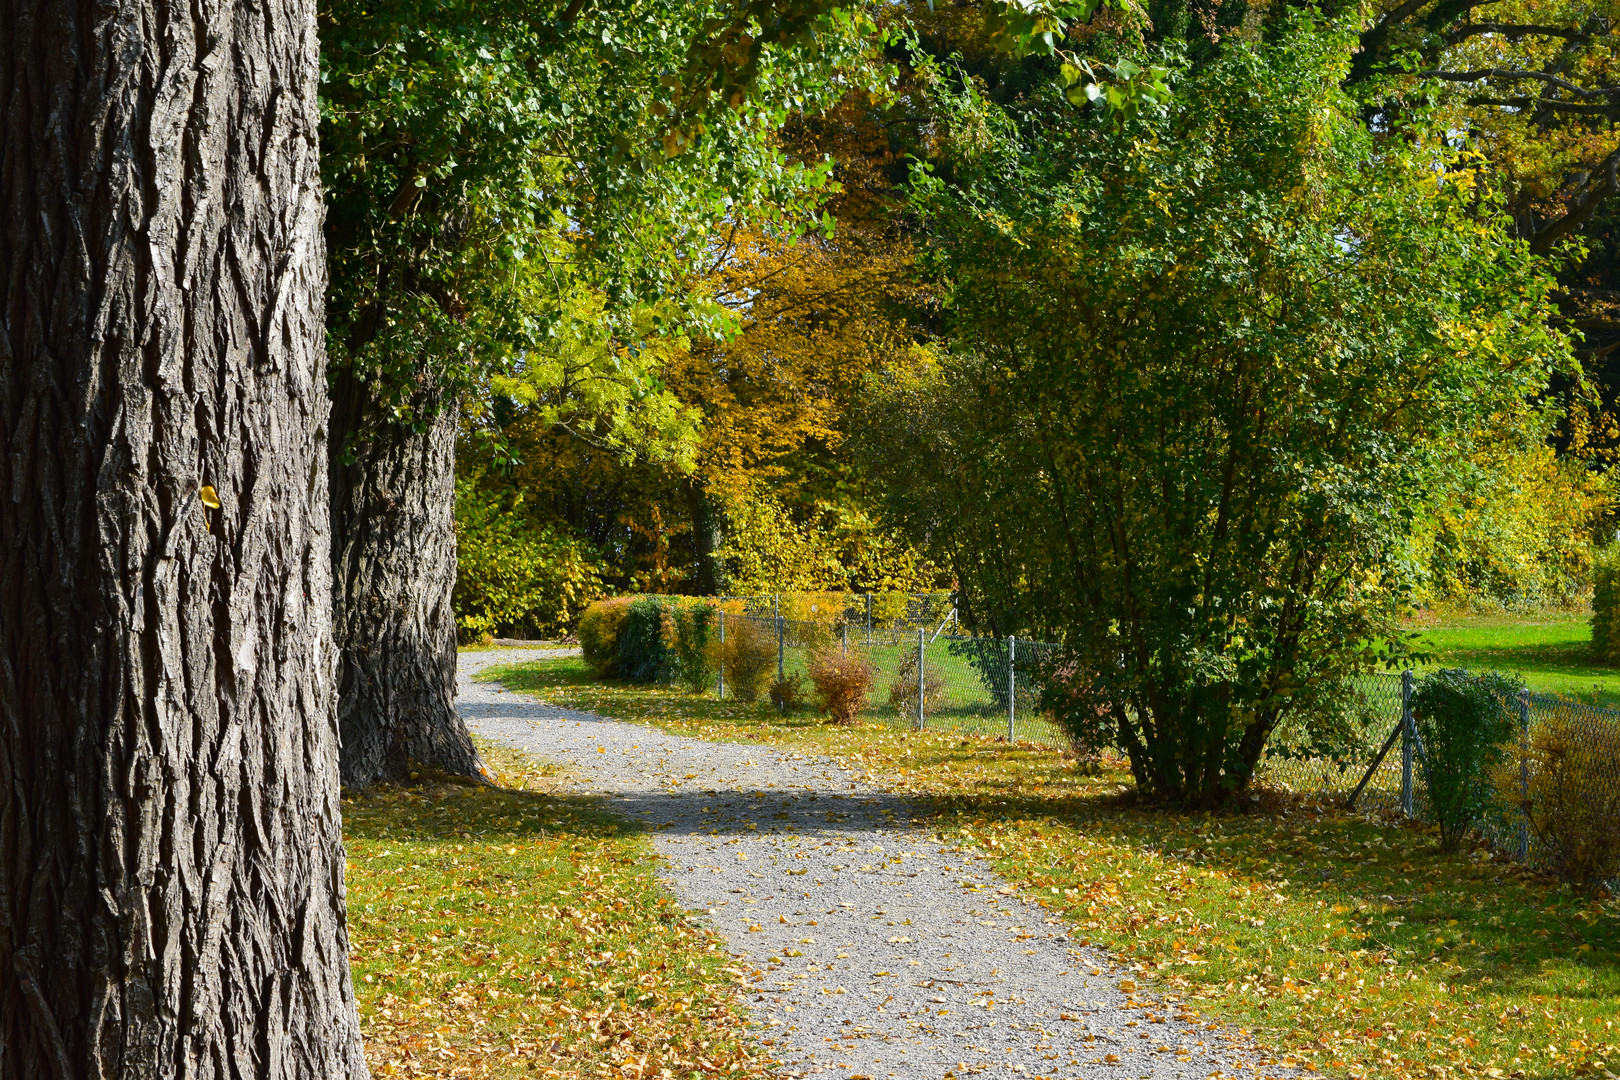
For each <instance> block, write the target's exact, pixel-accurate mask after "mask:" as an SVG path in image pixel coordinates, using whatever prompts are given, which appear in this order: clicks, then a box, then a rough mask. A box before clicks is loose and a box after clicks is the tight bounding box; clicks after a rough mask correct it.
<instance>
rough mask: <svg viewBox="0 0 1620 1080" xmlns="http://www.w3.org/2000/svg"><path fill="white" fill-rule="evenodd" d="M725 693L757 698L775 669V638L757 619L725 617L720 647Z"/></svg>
mask: <svg viewBox="0 0 1620 1080" xmlns="http://www.w3.org/2000/svg"><path fill="white" fill-rule="evenodd" d="M720 663H721V667H722V668H723V670H724V671H725V675H726V693H728V694H730V695H731V696H733V697H735V698H736V699H737V700H738V701H758V700H759V698H760V694H761V693H762V692H763V691H764V690H765V687H766V685H767V683H768V680H769V679H770V676H771V673H772V672H774V671H775V670H776V639H775V636H774V635H773V634H768V633H766V631H765V627H764V625H763V624H762V623H760V622H759V620H757V619H746V618H745V619H735V620H729V619H728V620H727V621H726V643H725V645H724V646H722V647H721V650H720Z"/></svg>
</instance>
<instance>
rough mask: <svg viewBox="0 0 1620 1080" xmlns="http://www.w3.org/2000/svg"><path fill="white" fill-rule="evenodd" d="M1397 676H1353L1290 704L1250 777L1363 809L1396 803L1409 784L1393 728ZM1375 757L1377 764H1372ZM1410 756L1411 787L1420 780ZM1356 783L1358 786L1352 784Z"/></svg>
mask: <svg viewBox="0 0 1620 1080" xmlns="http://www.w3.org/2000/svg"><path fill="white" fill-rule="evenodd" d="M1402 694H1403V691H1402V677H1401V676H1400V675H1398V674H1386V673H1373V674H1365V675H1358V676H1353V677H1351V678H1349V679H1346V680H1344V682H1343V683H1341V684H1339V685H1338V686H1335V687H1332V688H1329V689H1328V690H1325V691H1323V692H1321V693H1320V694H1319V695H1318V696H1317V697H1316V698H1315V699H1314V700H1312V701H1311V702H1309V703H1308V704H1304V705H1302V706H1300V707H1299V708H1297V709H1296V710H1294V711H1293V712H1292V713H1291V714H1290V715H1289V716H1288V717H1287V718H1286V719H1285V720H1284V722H1283V724H1282V725H1281V726H1280V727H1279V729H1278V731H1277V732H1276V733H1275V735H1274V736H1273V738H1272V740H1271V742H1270V745H1269V747H1268V749H1267V753H1266V756H1265V757H1264V758H1263V759H1262V761H1261V763H1260V766H1259V769H1258V770H1257V772H1256V775H1255V779H1256V781H1257V782H1258V783H1260V784H1262V785H1264V786H1266V787H1268V788H1272V789H1274V790H1281V791H1290V792H1297V793H1299V794H1303V795H1315V796H1319V797H1322V798H1332V799H1337V800H1341V801H1342V800H1348V799H1349V797H1350V796H1351V794H1352V793H1355V794H1356V807H1357V809H1360V810H1363V811H1367V812H1370V813H1377V812H1380V811H1390V810H1399V809H1400V808H1401V806H1402V792H1403V791H1405V790H1408V787H1407V786H1406V785H1405V783H1404V779H1403V778H1404V777H1406V776H1407V772H1406V770H1405V769H1404V768H1403V763H1404V761H1405V758H1404V757H1403V753H1404V751H1403V747H1404V746H1405V745H1406V744H1405V741H1404V740H1403V739H1402V738H1401V736H1400V727H1401V723H1402V721H1401V717H1402V709H1403V697H1402ZM1374 762H1377V767H1376V768H1373V765H1374ZM1418 771H1419V770H1417V769H1416V763H1415V762H1414V763H1413V768H1412V770H1411V775H1412V778H1413V779H1412V784H1413V785H1416V786H1414V787H1412V788H1411V790H1413V791H1414V792H1416V791H1417V789H1418V787H1420V786H1421V780H1420V779H1419V778H1418V777H1417V772H1418ZM1358 787H1359V790H1358Z"/></svg>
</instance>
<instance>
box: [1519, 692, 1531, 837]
mask: <svg viewBox="0 0 1620 1080" xmlns="http://www.w3.org/2000/svg"><path fill="white" fill-rule="evenodd" d="M1518 840H1519V844H1518V847H1519V861H1520V862H1526V861H1528V860H1529V858H1530V691H1529V689H1528V688H1526V689H1524V690H1520V691H1519V836H1518Z"/></svg>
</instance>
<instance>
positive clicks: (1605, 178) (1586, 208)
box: [1530, 149, 1620, 255]
mask: <svg viewBox="0 0 1620 1080" xmlns="http://www.w3.org/2000/svg"><path fill="white" fill-rule="evenodd" d="M1597 176H1601V179H1599V180H1598V181H1597V182H1596V183H1594V182H1593V179H1594V177H1597ZM1582 187H1583V188H1584V189H1585V190H1584V192H1583V193H1582V194H1581V196H1580V197H1579V198H1578V199H1576V200H1575V202H1574V205H1572V206H1571V207H1570V208H1569V210H1567V211H1565V213H1564V216H1563V217H1561V218H1559V219H1558V220H1557V221H1554V222H1553V223H1551V224H1550V225H1547V226H1545V227H1544V228H1542V229H1539V230H1538V231H1537V232H1536V234H1535V235H1534V236H1532V237H1531V238H1530V250H1531V251H1532V252H1533V253H1535V254H1537V255H1540V254H1543V253H1544V252H1546V251H1547V250H1549V249H1550V248H1551V247H1552V246H1553V245H1554V244H1556V243H1557V242H1558V241H1559V240H1561V239H1563V238H1564V237H1565V236H1567V235H1569V233H1571V232H1572V231H1574V230H1575V229H1578V228H1580V227H1581V226H1582V225H1584V224H1585V223H1586V220H1587V219H1588V218H1590V217H1591V216H1592V214H1593V212H1594V211H1596V210H1597V208H1598V205H1599V204H1600V203H1602V202H1603V200H1604V199H1606V198H1608V197H1609V196H1610V195H1613V194H1614V193H1615V191H1616V190H1617V189H1620V149H1616V150H1613V151H1610V153H1609V156H1608V157H1606V158H1604V159H1603V164H1601V165H1599V166H1598V167H1597V168H1596V169H1594V170H1593V171H1592V174H1591V175H1589V176H1588V177H1587V179H1586V182H1585V183H1584V184H1583V185H1582Z"/></svg>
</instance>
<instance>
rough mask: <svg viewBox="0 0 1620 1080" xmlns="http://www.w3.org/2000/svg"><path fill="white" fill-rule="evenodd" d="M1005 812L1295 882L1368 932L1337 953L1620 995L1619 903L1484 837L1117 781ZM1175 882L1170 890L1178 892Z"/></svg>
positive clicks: (1312, 900)
mask: <svg viewBox="0 0 1620 1080" xmlns="http://www.w3.org/2000/svg"><path fill="white" fill-rule="evenodd" d="M985 803H986V800H978V799H968V800H964V801H963V803H962V805H960V806H959V807H957V808H956V811H957V812H958V813H963V812H969V813H975V812H976V813H979V814H981V815H982V814H983V813H984V812H985V811H986V810H987V809H990V807H987V806H986V805H985ZM993 812H994V813H995V814H997V815H1006V816H1008V817H1014V818H1019V819H1023V820H1026V821H1029V822H1032V823H1033V824H1034V825H1035V827H1036V828H1037V829H1040V830H1042V831H1057V830H1074V831H1075V832H1077V833H1080V834H1089V835H1098V834H1101V835H1103V836H1106V837H1109V838H1110V839H1113V840H1115V841H1116V842H1119V843H1121V844H1124V845H1128V846H1129V847H1131V848H1133V849H1134V850H1135V852H1137V853H1138V854H1140V855H1142V856H1151V857H1153V858H1154V859H1155V861H1158V862H1161V864H1162V863H1168V864H1171V865H1179V866H1183V867H1185V868H1187V869H1189V870H1192V869H1195V868H1203V869H1207V870H1216V871H1221V872H1224V874H1225V875H1226V878H1225V879H1224V881H1223V884H1222V886H1221V887H1220V889H1219V894H1220V896H1222V897H1224V896H1226V895H1227V893H1228V892H1229V891H1230V889H1229V887H1228V886H1227V885H1226V884H1225V882H1237V883H1244V882H1247V883H1252V884H1264V885H1267V886H1273V887H1281V886H1280V883H1281V882H1283V881H1286V883H1287V884H1286V886H1285V887H1283V888H1284V891H1285V892H1286V893H1287V895H1288V896H1289V897H1290V898H1291V899H1293V900H1295V901H1296V902H1298V903H1299V904H1300V905H1301V907H1300V908H1299V909H1298V910H1299V911H1301V912H1304V911H1305V910H1307V909H1308V910H1309V911H1311V912H1317V913H1323V912H1326V913H1333V914H1322V915H1317V916H1316V918H1319V919H1321V920H1322V922H1323V923H1328V922H1331V923H1333V924H1335V925H1336V926H1338V927H1340V928H1343V929H1346V930H1350V931H1351V932H1352V933H1353V934H1355V935H1360V934H1366V935H1367V937H1366V938H1365V939H1364V940H1349V939H1343V938H1341V939H1337V940H1334V939H1328V940H1325V941H1320V942H1319V944H1320V946H1321V947H1323V948H1326V949H1327V950H1328V951H1329V952H1340V953H1343V954H1345V955H1349V954H1352V953H1356V952H1358V951H1365V952H1367V953H1374V954H1377V953H1380V952H1383V953H1388V954H1390V955H1396V956H1399V957H1401V958H1402V960H1403V962H1415V963H1420V964H1421V963H1432V964H1435V965H1441V964H1446V965H1457V968H1455V969H1448V970H1447V973H1446V975H1445V981H1446V982H1447V983H1449V984H1453V985H1459V986H1469V987H1475V988H1484V989H1490V990H1491V991H1492V992H1495V993H1502V994H1515V993H1526V994H1545V995H1556V996H1558V997H1562V998H1573V999H1584V1000H1589V1001H1603V1002H1608V1001H1620V919H1617V918H1615V915H1614V913H1613V912H1612V911H1611V912H1610V913H1609V914H1608V915H1607V916H1594V915H1593V907H1592V904H1591V898H1590V897H1584V896H1581V895H1579V894H1577V893H1572V892H1571V891H1569V890H1568V889H1565V888H1560V887H1559V886H1558V885H1557V884H1556V883H1555V882H1553V881H1551V880H1549V879H1547V878H1545V877H1543V876H1540V875H1537V874H1534V873H1530V872H1527V871H1525V870H1524V869H1522V868H1520V867H1518V866H1515V865H1512V864H1510V863H1506V862H1503V861H1501V860H1499V859H1493V858H1490V857H1489V856H1488V853H1487V852H1486V851H1485V850H1484V849H1482V848H1476V849H1474V850H1472V851H1463V852H1458V853H1446V852H1443V851H1441V850H1440V849H1439V847H1438V844H1437V842H1436V839H1435V837H1434V836H1433V835H1432V833H1430V832H1428V831H1426V830H1423V829H1420V828H1415V827H1403V826H1397V825H1392V824H1390V823H1377V822H1374V821H1372V820H1370V819H1368V818H1364V817H1361V816H1358V815H1354V814H1350V813H1347V812H1344V811H1342V810H1339V809H1337V808H1333V807H1324V806H1321V805H1319V804H1314V803H1312V802H1310V801H1307V800H1300V799H1293V798H1281V797H1279V798H1273V799H1270V800H1269V801H1267V802H1263V803H1262V804H1261V805H1260V807H1259V808H1258V809H1257V810H1252V811H1250V812H1229V813H1220V814H1207V813H1181V812H1177V811H1175V810H1171V809H1164V808H1155V807H1147V806H1142V805H1140V804H1137V803H1136V802H1135V801H1134V800H1133V799H1132V798H1131V797H1130V796H1129V795H1122V794H1120V793H1118V792H1117V791H1110V792H1098V793H1096V794H1093V795H1084V796H1075V795H1063V796H1056V797H1043V796H1039V795H1034V796H1031V795H1023V796H1001V797H998V798H997V799H995V800H994V805H993ZM1261 860H1264V861H1265V862H1264V864H1261ZM1174 891H1175V890H1173V889H1171V890H1169V891H1167V892H1166V896H1167V897H1169V898H1170V899H1175V897H1174V896H1173V895H1171V894H1172V893H1173V892H1174ZM1206 899H1208V898H1206ZM1318 901H1320V902H1321V903H1320V904H1318V903H1317V902H1318ZM1178 902H1179V901H1178ZM1392 924H1393V925H1392ZM1227 925H1229V921H1228V920H1223V930H1224V929H1225V928H1226V926H1227ZM1304 928H1305V929H1306V930H1309V929H1310V926H1309V925H1306V926H1305V927H1304ZM1277 932H1278V927H1277V926H1276V925H1275V924H1272V925H1269V926H1267V927H1263V928H1262V927H1246V928H1239V929H1236V930H1235V931H1233V937H1234V939H1235V942H1236V943H1237V944H1238V945H1239V947H1240V948H1242V949H1244V950H1251V951H1259V952H1264V951H1265V950H1266V948H1267V946H1268V945H1269V944H1271V943H1272V941H1273V940H1274V938H1275V935H1276V934H1277Z"/></svg>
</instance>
